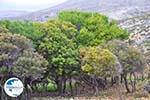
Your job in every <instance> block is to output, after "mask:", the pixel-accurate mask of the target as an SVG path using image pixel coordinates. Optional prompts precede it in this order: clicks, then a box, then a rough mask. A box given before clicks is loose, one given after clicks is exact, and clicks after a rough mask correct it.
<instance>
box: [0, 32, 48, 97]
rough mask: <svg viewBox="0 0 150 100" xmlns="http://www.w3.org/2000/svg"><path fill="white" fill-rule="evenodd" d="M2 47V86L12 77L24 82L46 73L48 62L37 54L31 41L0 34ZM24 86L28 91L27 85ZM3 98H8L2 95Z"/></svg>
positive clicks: (18, 36)
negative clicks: (27, 78)
mask: <svg viewBox="0 0 150 100" xmlns="http://www.w3.org/2000/svg"><path fill="white" fill-rule="evenodd" d="M0 45H1V47H0V75H1V78H0V79H1V80H0V83H1V85H2V84H4V83H3V82H4V81H6V79H7V78H9V77H12V76H16V77H18V78H20V79H22V81H23V82H24V81H25V78H26V77H29V76H32V77H41V76H42V75H43V73H44V72H45V70H46V68H47V64H48V62H47V61H46V60H45V59H44V58H43V57H42V56H40V55H39V54H38V53H36V52H35V50H34V49H33V48H32V44H31V41H30V40H29V39H27V38H25V37H24V36H20V35H18V34H14V35H12V34H10V33H8V34H6V33H0ZM24 85H25V88H26V89H27V84H26V83H24ZM1 90H2V89H1ZM1 93H2V92H1ZM1 98H3V100H5V99H6V98H7V97H6V98H5V96H4V97H3V95H2V94H1Z"/></svg>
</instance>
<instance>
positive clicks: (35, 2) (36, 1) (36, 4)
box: [0, 0, 67, 11]
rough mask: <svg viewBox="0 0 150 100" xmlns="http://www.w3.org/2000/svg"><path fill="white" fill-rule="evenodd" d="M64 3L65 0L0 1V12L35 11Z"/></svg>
mask: <svg viewBox="0 0 150 100" xmlns="http://www.w3.org/2000/svg"><path fill="white" fill-rule="evenodd" d="M65 1H67V0H0V10H1V11H5V10H23V11H37V10H42V9H46V8H49V7H51V6H54V5H57V4H60V3H63V2H65Z"/></svg>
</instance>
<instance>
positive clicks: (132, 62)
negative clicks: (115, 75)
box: [103, 40, 146, 92]
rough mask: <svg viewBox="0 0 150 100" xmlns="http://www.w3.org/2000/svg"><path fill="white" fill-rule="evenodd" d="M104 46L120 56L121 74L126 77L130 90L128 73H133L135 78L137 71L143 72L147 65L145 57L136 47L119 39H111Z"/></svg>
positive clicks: (126, 83) (128, 90)
mask: <svg viewBox="0 0 150 100" xmlns="http://www.w3.org/2000/svg"><path fill="white" fill-rule="evenodd" d="M103 47H104V48H105V49H109V50H110V51H111V52H112V53H114V54H115V55H116V56H117V57H118V60H119V62H120V64H121V65H122V68H123V70H122V71H123V72H122V75H121V76H122V78H123V79H124V82H125V86H126V90H127V92H130V89H129V87H128V80H127V75H128V74H133V75H134V78H135V72H138V73H142V72H143V71H144V69H145V67H146V60H145V57H144V56H143V54H142V53H141V52H140V51H139V50H137V49H136V48H134V47H132V46H130V45H128V44H127V43H125V42H123V41H119V40H113V41H109V42H107V43H105V44H103ZM134 81H135V80H134Z"/></svg>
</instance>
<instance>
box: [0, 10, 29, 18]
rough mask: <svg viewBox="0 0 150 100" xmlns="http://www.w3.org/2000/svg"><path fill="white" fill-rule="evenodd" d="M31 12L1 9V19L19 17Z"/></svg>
mask: <svg viewBox="0 0 150 100" xmlns="http://www.w3.org/2000/svg"><path fill="white" fill-rule="evenodd" d="M26 14H29V12H27V11H16V10H5V11H1V10H0V19H2V18H10V17H18V16H23V15H26Z"/></svg>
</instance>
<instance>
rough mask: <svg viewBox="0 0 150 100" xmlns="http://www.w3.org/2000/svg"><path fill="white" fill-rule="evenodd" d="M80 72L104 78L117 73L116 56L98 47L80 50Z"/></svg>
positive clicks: (117, 63)
mask: <svg viewBox="0 0 150 100" xmlns="http://www.w3.org/2000/svg"><path fill="white" fill-rule="evenodd" d="M80 57H81V61H82V70H83V71H85V72H87V73H88V74H89V75H92V76H94V75H95V76H97V77H106V76H111V75H113V74H117V72H119V69H118V68H119V67H118V66H119V62H118V61H117V58H116V56H115V55H114V54H113V53H111V52H110V51H109V50H107V49H102V48H100V47H85V48H82V49H80Z"/></svg>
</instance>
